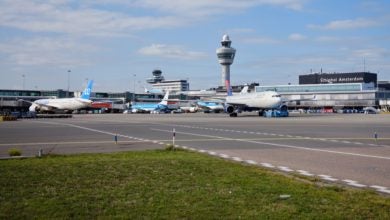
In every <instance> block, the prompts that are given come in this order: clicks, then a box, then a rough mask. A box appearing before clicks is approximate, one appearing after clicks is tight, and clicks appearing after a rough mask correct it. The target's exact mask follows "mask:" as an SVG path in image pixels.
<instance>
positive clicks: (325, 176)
mask: <svg viewBox="0 0 390 220" xmlns="http://www.w3.org/2000/svg"><path fill="white" fill-rule="evenodd" d="M318 176H319V177H321V179H323V180H328V181H332V182H336V181H338V179H336V178H333V177H331V176H329V175H318Z"/></svg>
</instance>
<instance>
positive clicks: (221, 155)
mask: <svg viewBox="0 0 390 220" xmlns="http://www.w3.org/2000/svg"><path fill="white" fill-rule="evenodd" d="M218 156H220V157H222V158H225V159H228V158H230V156H229V155H226V154H218Z"/></svg>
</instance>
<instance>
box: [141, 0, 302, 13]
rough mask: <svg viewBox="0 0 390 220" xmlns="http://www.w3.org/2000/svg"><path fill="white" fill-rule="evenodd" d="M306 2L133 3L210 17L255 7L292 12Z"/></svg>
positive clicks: (163, 0)
mask: <svg viewBox="0 0 390 220" xmlns="http://www.w3.org/2000/svg"><path fill="white" fill-rule="evenodd" d="M306 1H307V0H240V1H237V0H212V1H210V0H197V1H189V0H176V1H172V0H159V1H156V0H136V1H134V3H135V4H136V5H140V6H143V7H147V8H155V9H158V10H161V11H165V12H169V13H175V14H185V15H212V14H218V13H227V12H229V13H232V12H233V13H234V12H237V11H240V10H244V9H247V8H251V7H256V6H264V5H270V6H278V7H285V8H289V9H292V10H301V9H303V6H304V3H305V2H306Z"/></svg>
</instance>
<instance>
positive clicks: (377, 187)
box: [370, 185, 387, 190]
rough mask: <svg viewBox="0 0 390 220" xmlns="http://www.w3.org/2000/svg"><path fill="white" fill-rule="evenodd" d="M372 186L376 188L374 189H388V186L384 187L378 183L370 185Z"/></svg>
mask: <svg viewBox="0 0 390 220" xmlns="http://www.w3.org/2000/svg"><path fill="white" fill-rule="evenodd" d="M370 187H371V188H374V189H378V190H379V189H382V190H386V189H387V187H384V186H378V185H372V186H370Z"/></svg>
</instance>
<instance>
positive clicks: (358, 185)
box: [347, 183, 367, 188]
mask: <svg viewBox="0 0 390 220" xmlns="http://www.w3.org/2000/svg"><path fill="white" fill-rule="evenodd" d="M347 184H348V185H350V186H355V187H359V188H364V187H367V186H366V185H364V184H360V183H347Z"/></svg>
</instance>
